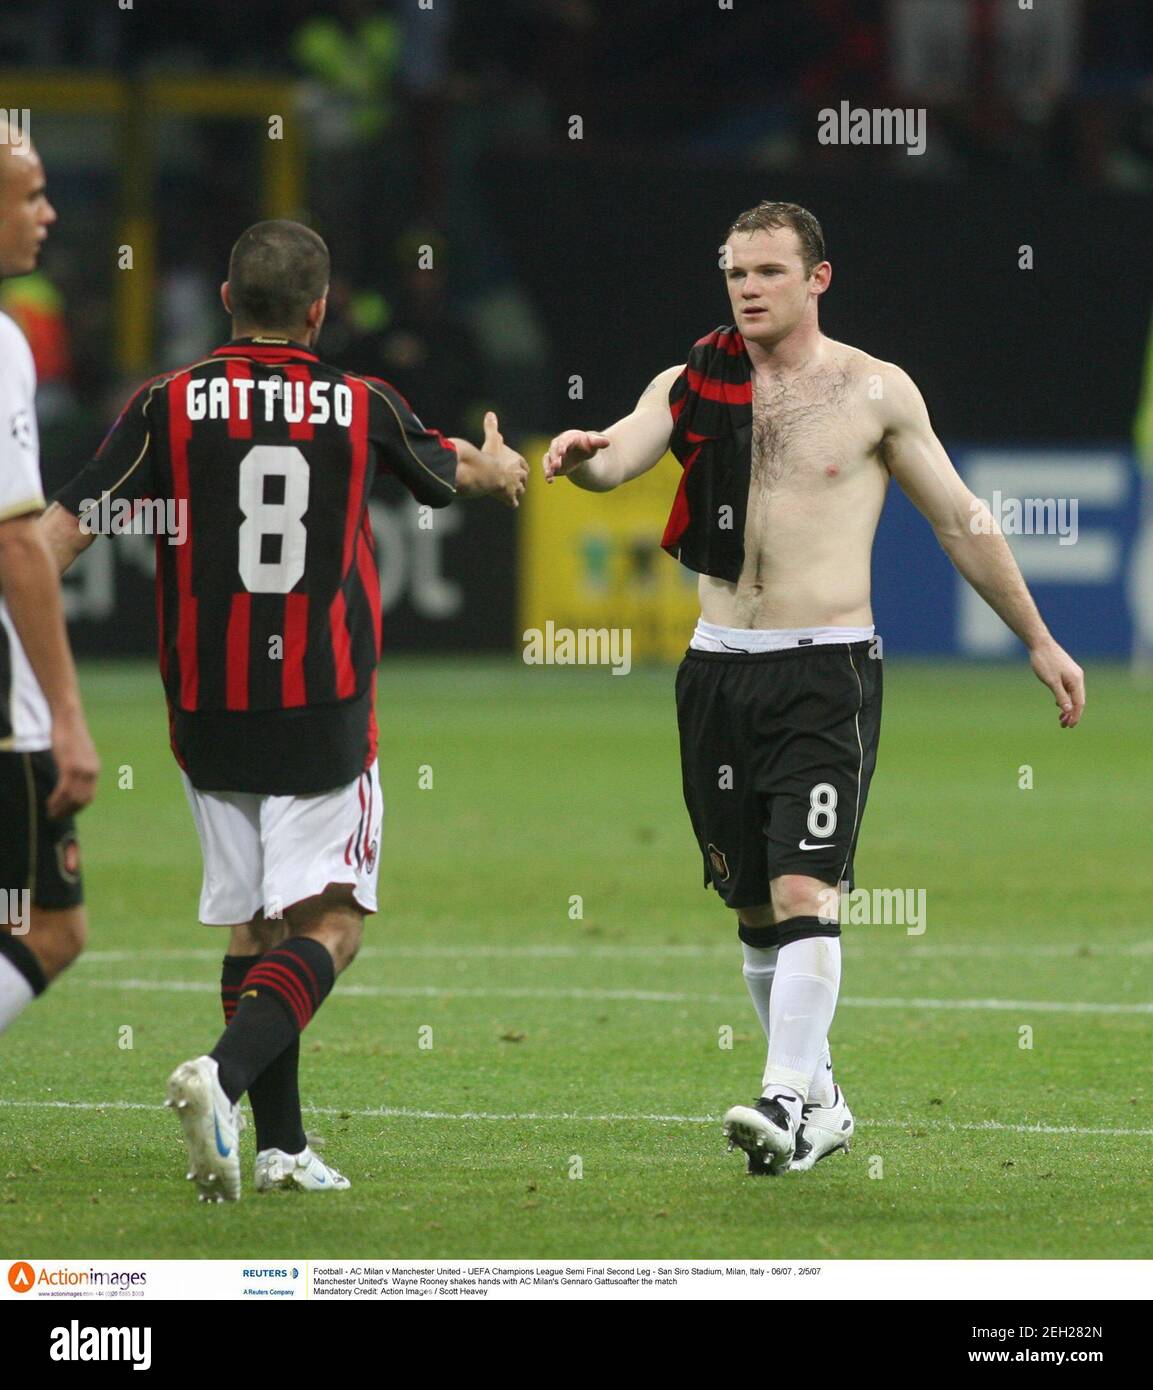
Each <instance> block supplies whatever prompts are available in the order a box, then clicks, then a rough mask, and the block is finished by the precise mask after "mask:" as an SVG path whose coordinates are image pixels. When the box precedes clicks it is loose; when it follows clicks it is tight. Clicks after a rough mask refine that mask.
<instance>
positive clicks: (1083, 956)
mask: <svg viewBox="0 0 1153 1390" xmlns="http://www.w3.org/2000/svg"><path fill="white" fill-rule="evenodd" d="M370 930H371V928H370ZM894 930H897V929H894ZM852 933H853V928H851V927H850V928H849V929H848V932H847V933H846V934H845V935H844V936H843V938H842V941H843V943H844V948H845V951H846V954H848V955H854V954H857V953H860V954H862V955H872V954H874V953H875V952H883V951H897V952H900V953H901V954H902V955H903V956H904V957H905V958H906V959H909V960H934V959H937V958H941V959H946V958H947V959H954V958H955V959H961V960H964V959H966V958H970V957H971V958H973V959H980V960H997V959H1001V958H1006V959H1009V958H1014V959H1015V958H1018V957H1025V958H1034V957H1035V958H1038V959H1041V958H1044V959H1050V958H1056V959H1062V960H1063V959H1069V960H1093V959H1094V958H1096V957H1107V956H1137V957H1145V956H1153V941H1136V942H1128V943H1126V942H1113V941H1108V942H1106V941H1101V942H1092V943H1089V942H1083V943H1078V942H1037V943H1034V944H1032V945H1029V944H1028V943H1025V942H1022V943H1011V942H1005V943H1004V944H996V943H983V944H982V943H974V944H973V945H970V946H966V945H963V944H962V943H960V942H956V943H953V942H939V943H933V942H922V941H920V940H916V941H913V940H911V939H910V938H909V937H907V936H903V935H901V936H898V937H897V939H896V940H895V941H871V940H870V941H866V940H864V939H863V938H862V937H859V936H854V935H853V934H852ZM654 952H657V953H659V955H660V958H661V959H662V960H665V959H674V960H676V959H685V960H700V959H707V960H718V961H731V960H732V959H733V958H734V957H735V958H736V959H737V960H739V959H740V955H739V952H737V951H736V950H735V947H734V946H733V945H731V944H724V945H719V944H718V945H679V946H666V945H662V946H659V947H654V946H639V945H638V946H625V945H604V946H597V945H592V944H591V943H590V944H588V945H579V946H565V945H556V946H550V945H534V946H492V945H459V946H431V945H423V946H365V947H362V949H361V951H360V953H359V958H360V959H361V960H393V959H395V960H586V959H587V960H651V959H652V958H653V955H654ZM222 954H223V946H221V948H219V949H217V950H211V949H208V950H206V949H204V948H192V947H189V948H184V949H174V950H155V951H149V950H141V951H114V950H107V951H102V950H90V951H85V952H84V955H83V956H82V957H81V958H80V965H81V966H82V965H83V964H85V963H88V964H91V965H117V964H121V963H123V962H125V961H140V960H157V961H196V960H208V961H215V960H219V959H220V957H221V955H222Z"/></svg>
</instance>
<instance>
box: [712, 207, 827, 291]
mask: <svg viewBox="0 0 1153 1390" xmlns="http://www.w3.org/2000/svg"><path fill="white" fill-rule="evenodd" d="M773 227H792V229H793V231H794V232H796V234H797V240H798V241H799V242H800V243H801V259H802V260H803V261H804V263H805V274H806V275H811V274H812V273H813V267H814V266H815V265H817V264H819V263H820V262H821V261H823V260H824V259H825V234H824V232H822V231H821V224H820V223H819V222H818V221H817V219H816V218H815V217H814V216H813V214H812V213H811V212H810V211H809V210H808V208H803V207H801V206H800V204H799V203H771V202H768V201H765V202H761V203H758V204H757V205H756V207H755V208H748V209H747V210H746V211H745V212H742V213H741V215H740V216H739V217H738V218H737V219H736V221H735V222H734V223H733V225H732V226H731V227H730V228H729V230H728V231H727V232H726V233H725V240H726V241H728V239H729V237H731V236H732V234H733V233H734V232H767V231H769V229H770V228H773Z"/></svg>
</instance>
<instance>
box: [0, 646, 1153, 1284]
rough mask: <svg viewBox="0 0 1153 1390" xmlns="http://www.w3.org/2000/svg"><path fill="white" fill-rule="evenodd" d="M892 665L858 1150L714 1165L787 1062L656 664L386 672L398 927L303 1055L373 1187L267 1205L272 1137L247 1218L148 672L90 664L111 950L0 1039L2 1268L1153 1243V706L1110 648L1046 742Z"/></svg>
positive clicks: (852, 960) (985, 691)
mask: <svg viewBox="0 0 1153 1390" xmlns="http://www.w3.org/2000/svg"><path fill="white" fill-rule="evenodd" d="M885 677H886V691H885V715H884V721H883V726H882V732H881V743H880V756H879V761H878V767H877V773H876V776H875V779H874V782H873V787H872V792H871V796H870V801H869V807H868V811H867V814H866V816H865V820H864V828H863V833H862V840H861V845H860V848H859V851H858V855H857V883H858V886H859V887H863V888H874V887H880V888H886V889H909V890H914V892H915V891H916V890H924V894H925V897H924V904H925V930H924V931H923V932H921V933H920V934H910V933H909V931H908V930H907V927H906V926H902V925H900V924H899V923H897V924H890V925H882V924H875V925H864V924H860V925H857V926H848V927H846V928H845V933H844V952H845V965H844V976H843V981H842V990H841V996H842V997H841V1002H840V1006H839V1008H838V1012H837V1018H836V1022H835V1024H834V1028H833V1032H832V1045H833V1059H834V1064H835V1074H836V1076H837V1079H838V1080H839V1081H840V1083H841V1085H842V1086H843V1087H844V1090H845V1093H846V1096H847V1098H848V1100H849V1104H850V1105H851V1107H852V1109H853V1111H854V1113H855V1116H856V1120H857V1133H856V1137H855V1140H854V1142H853V1149H852V1153H851V1154H850V1155H849V1156H848V1157H845V1156H844V1155H836V1156H833V1157H831V1158H829V1159H828V1160H826V1161H825V1162H823V1163H821V1164H819V1165H818V1166H817V1168H816V1169H815V1170H814V1171H813V1172H811V1173H808V1174H791V1175H788V1176H786V1177H784V1178H779V1179H755V1178H748V1177H746V1176H745V1174H744V1163H743V1156H742V1155H740V1154H739V1153H738V1154H726V1153H725V1152H724V1146H723V1141H722V1140H721V1137H720V1117H721V1115H722V1113H723V1112H724V1110H725V1109H726V1108H727V1107H728V1106H729V1105H732V1104H734V1103H737V1102H743V1103H746V1104H748V1103H751V1101H752V1098H753V1097H754V1096H756V1095H757V1094H758V1092H759V1080H760V1075H761V1068H762V1065H763V1062H764V1044H763V1039H762V1037H761V1034H760V1029H759V1026H758V1025H757V1021H756V1017H755V1015H754V1014H753V1011H752V1007H751V1005H750V1003H749V1000H748V996H747V994H746V992H745V987H744V983H743V980H742V978H741V974H740V959H741V957H740V948H739V945H738V942H737V939H736V933H735V923H734V921H733V920H732V915H731V914H730V913H728V912H727V911H726V910H725V909H724V908H722V907H721V905H720V903H719V901H718V900H717V898H716V896H715V895H714V894H712V893H711V892H710V893H706V892H705V891H704V890H703V889H702V887H701V877H700V861H699V856H698V854H697V851H696V848H695V845H694V843H693V841H692V837H691V832H690V829H689V825H688V819H687V816H686V814H685V811H684V807H683V804H682V801H681V795H680V782H679V768H678V761H677V752H676V729H675V719H674V710H673V698H672V683H673V672H672V670H671V669H651V670H636V671H634V672H633V673H632V674H631V675H629V676H627V677H622V678H617V677H614V676H612V675H611V674H610V673H609V672H608V671H607V670H604V669H597V670H571V669H568V670H562V669H556V668H541V667H533V668H528V667H525V666H524V665H522V664H521V663H519V662H517V661H514V660H511V659H510V660H509V661H507V662H500V661H485V662H482V661H474V660H464V659H462V660H459V661H454V662H447V661H445V662H431V661H420V662H402V661H398V660H388V661H386V663H385V665H384V666H383V667H382V669H381V673H380V691H379V702H378V717H379V720H380V725H381V750H380V751H381V778H382V782H383V785H384V790H385V798H386V816H385V827H384V844H383V851H382V862H381V885H380V886H381V911H380V912H379V914H378V915H377V916H376V917H374V918H372V919H371V920H370V923H369V925H368V928H367V930H366V935H365V948H364V950H363V951H362V953H361V956H360V958H359V959H358V960H357V962H356V963H355V964H354V966H353V967H352V969H351V970H350V971H349V973H348V974H347V975H345V976H344V977H343V979H342V980H341V981H340V982H338V985H337V988H336V990H335V991H334V993H333V995H332V996H331V998H330V1000H329V1002H328V1003H327V1004H326V1005H325V1007H324V1009H323V1010H322V1011H321V1012H320V1014H319V1015H318V1017H317V1019H316V1021H315V1022H314V1024H313V1025H312V1026H311V1027H310V1028H309V1030H308V1031H307V1032H306V1033H305V1035H304V1038H303V1042H302V1054H303V1080H302V1092H303V1096H304V1101H305V1105H306V1107H307V1113H306V1125H307V1127H308V1129H309V1130H310V1132H314V1133H316V1134H318V1135H320V1136H323V1139H324V1141H325V1147H324V1150H323V1152H324V1154H325V1156H326V1157H327V1158H328V1159H329V1160H330V1161H331V1162H333V1163H334V1164H335V1165H336V1166H337V1167H338V1168H340V1169H341V1170H342V1171H344V1172H345V1173H346V1174H347V1175H348V1176H349V1177H350V1178H351V1180H352V1183H353V1187H352V1190H351V1191H350V1192H347V1193H344V1194H341V1195H339V1196H338V1195H335V1194H334V1195H332V1196H328V1195H309V1196H306V1195H303V1194H293V1193H282V1192H278V1193H274V1194H269V1195H264V1196H259V1197H258V1196H256V1195H255V1194H254V1193H253V1191H252V1187H251V1172H252V1158H253V1156H254V1142H253V1134H252V1131H251V1130H249V1132H248V1133H247V1134H246V1135H245V1136H244V1138H243V1140H242V1144H243V1148H244V1169H243V1172H244V1180H245V1184H246V1190H245V1195H244V1198H243V1200H242V1201H241V1202H240V1203H239V1204H237V1205H228V1206H224V1205H222V1206H216V1207H204V1206H199V1205H198V1204H197V1203H196V1201H195V1200H194V1197H193V1193H192V1190H191V1185H190V1184H188V1183H185V1182H184V1180H183V1173H184V1167H183V1157H184V1150H183V1144H182V1141H181V1138H180V1131H179V1126H178V1125H177V1123H176V1122H175V1120H174V1119H173V1117H172V1116H171V1115H170V1114H169V1113H168V1112H167V1111H165V1110H164V1109H163V1108H162V1107H161V1104H160V1102H161V1100H162V1098H163V1092H164V1082H165V1078H166V1077H167V1075H168V1073H169V1071H170V1070H171V1069H172V1067H173V1066H174V1065H175V1064H176V1063H178V1062H180V1061H182V1060H184V1059H185V1058H187V1057H189V1056H193V1055H196V1054H199V1053H201V1052H203V1051H207V1050H208V1049H209V1047H210V1046H211V1045H212V1043H213V1042H214V1041H215V1038H216V1037H217V1035H218V1033H219V1031H220V1028H221V1026H222V1025H221V1021H220V1019H221V1015H220V1002H219V996H218V991H217V981H218V978H219V958H220V956H221V955H222V953H223V949H224V938H223V935H222V934H221V933H219V932H214V931H212V930H211V929H209V928H205V927H201V926H199V925H198V924H197V922H196V904H197V894H198V890H199V882H200V870H199V851H198V847H197V843H196V838H195V834H194V831H193V827H192V822H191V818H190V815H189V812H188V809H187V806H186V804H185V800H184V796H183V793H182V792H181V789H180V784H179V780H178V776H177V769H176V765H175V763H174V762H173V760H172V757H171V755H170V753H169V751H168V747H167V729H166V719H165V715H164V710H163V699H162V693H161V687H160V683H159V678H158V677H157V675H156V674H155V672H154V671H153V669H152V668H151V667H150V666H145V665H99V666H89V667H86V668H85V669H83V670H82V673H81V679H82V685H83V689H84V692H85V696H86V700H87V703H88V709H89V715H90V718H91V722H92V727H93V732H94V735H95V737H96V740H97V744H98V747H99V750H100V753H101V757H102V760H103V765H104V772H103V778H102V786H101V792H100V795H99V797H98V800H97V802H96V804H95V805H94V806H93V808H92V809H90V810H89V811H88V812H86V813H85V815H84V816H83V818H82V821H81V830H82V845H83V851H84V856H85V872H86V891H87V900H88V905H89V917H90V943H89V951H88V953H87V955H86V956H85V957H84V958H83V959H82V960H81V962H80V963H78V964H77V965H76V966H75V967H74V968H73V970H72V971H71V972H70V973H69V974H68V975H67V976H66V977H64V978H63V979H62V980H61V981H60V982H59V984H58V985H57V986H56V987H55V988H54V989H52V990H51V991H50V992H49V994H48V995H47V996H46V997H45V998H44V999H43V1000H42V1001H41V1002H40V1003H38V1004H37V1005H36V1006H34V1007H33V1008H31V1009H29V1010H28V1012H27V1013H26V1014H25V1015H24V1017H23V1018H22V1019H21V1020H20V1021H19V1022H18V1023H17V1024H16V1025H15V1026H14V1027H13V1029H12V1030H11V1031H10V1032H9V1034H8V1035H7V1036H5V1037H4V1038H3V1040H2V1041H0V1136H2V1140H0V1251H2V1253H3V1254H4V1255H5V1256H6V1257H7V1258H11V1259H16V1258H22V1259H34V1258H48V1259H50V1258H89V1259H95V1258H186V1257H199V1256H204V1257H220V1258H243V1259H252V1258H258V1257H259V1258H281V1259H286V1258H290V1259H296V1260H301V1259H315V1258H331V1259H337V1258H344V1259H361V1258H376V1259H388V1258H398V1259H400V1258H435V1257H442V1258H486V1257H488V1258H561V1257H569V1258H574V1259H580V1258H586V1259H587V1258H614V1259H625V1258H646V1259H659V1258H670V1259H672V1258H679V1259H685V1260H689V1259H718V1258H726V1257H727V1258H733V1259H737V1258H744V1259H749V1258H752V1259H762V1258H764V1259H776V1258H781V1259H786V1258H787V1259H800V1258H807V1259H834V1258H854V1259H856V1258H879V1257H895V1258H929V1257H941V1258H1003V1257H1058V1258H1061V1257H1069V1258H1073V1257H1076V1258H1111V1257H1139V1256H1140V1257H1149V1256H1150V1255H1151V1254H1153V1208H1151V1204H1150V1202H1149V1200H1148V1169H1149V1149H1150V1141H1151V1139H1153V1085H1151V1082H1150V1073H1149V1068H1148V1057H1149V1037H1150V1028H1151V1025H1153V931H1151V930H1150V904H1151V903H1153V854H1151V852H1150V840H1151V834H1150V827H1151V822H1153V815H1151V805H1153V700H1151V697H1150V692H1149V691H1148V690H1147V689H1146V690H1141V689H1139V688H1138V687H1136V686H1134V685H1133V684H1132V683H1131V681H1130V679H1129V676H1128V674H1127V673H1126V672H1124V671H1122V670H1120V669H1119V668H1116V667H1101V666H1090V667H1089V669H1088V707H1087V712H1086V716H1085V719H1084V721H1083V723H1082V725H1081V727H1080V728H1078V729H1076V730H1074V731H1062V730H1060V729H1059V728H1058V726H1057V718H1056V711H1055V709H1054V706H1053V701H1052V697H1051V696H1050V695H1049V693H1048V692H1047V691H1046V690H1044V689H1043V688H1042V687H1041V686H1040V684H1039V683H1038V682H1037V681H1036V680H1035V679H1034V678H1033V676H1032V675H1031V673H1030V672H1029V671H1028V669H1027V667H1026V666H1025V665H1024V664H1023V663H1022V664H1019V665H1014V666H1012V667H1001V668H997V667H983V666H948V667H946V666H924V665H917V664H914V663H900V662H898V661H894V660H890V661H889V662H888V663H887V670H886V673H885ZM1024 767H1028V768H1029V769H1031V776H1032V788H1031V789H1023V788H1022V786H1021V785H1020V783H1021V782H1022V781H1023V780H1026V781H1027V780H1028V775H1027V774H1025V773H1023V772H1022V771H1021V769H1022V768H1024ZM422 770H423V771H422ZM430 775H431V783H432V785H431V786H427V785H426V786H422V785H421V783H422V781H423V782H424V783H427V782H428V781H429V780H430ZM129 778H130V779H131V786H128V785H125V786H123V787H121V786H120V785H118V784H119V783H121V782H124V783H128V781H129ZM126 1030H130V1031H126ZM128 1043H130V1044H131V1046H127V1045H126V1044H128ZM726 1044H729V1045H726Z"/></svg>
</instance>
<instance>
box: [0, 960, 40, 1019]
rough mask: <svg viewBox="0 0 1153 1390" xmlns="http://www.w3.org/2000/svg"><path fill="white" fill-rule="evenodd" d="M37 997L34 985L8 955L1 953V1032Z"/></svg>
mask: <svg viewBox="0 0 1153 1390" xmlns="http://www.w3.org/2000/svg"><path fill="white" fill-rule="evenodd" d="M35 998H36V995H35V993H34V991H33V989H32V986H31V985H30V984H29V983H28V981H27V980H26V979H25V978H24V976H23V975H21V973H20V972H19V970H17V969H16V967H15V966H14V965H13V964H12V962H11V961H10V960H9V959H8V957H7V956H2V955H0V1033H3V1032H4V1031H5V1029H6V1028H7V1027H8V1025H9V1024H10V1023H11V1022H12V1020H13V1019H15V1018H16V1017H17V1015H19V1014H22V1013H23V1012H24V1010H25V1009H26V1008H27V1007H28V1005H29V1004H31V1002H32V1001H33V999H35Z"/></svg>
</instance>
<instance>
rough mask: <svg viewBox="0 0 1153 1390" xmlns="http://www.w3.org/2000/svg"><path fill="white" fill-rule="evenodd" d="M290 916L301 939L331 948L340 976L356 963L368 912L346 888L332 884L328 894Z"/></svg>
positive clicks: (296, 910)
mask: <svg viewBox="0 0 1153 1390" xmlns="http://www.w3.org/2000/svg"><path fill="white" fill-rule="evenodd" d="M289 917H290V920H291V921H292V923H293V925H294V926H295V929H296V930H297V931H298V932H299V933H300V935H301V936H310V937H312V938H313V940H315V941H319V942H320V943H321V945H322V946H324V947H326V948H327V950H328V952H329V954H330V955H331V956H332V963H333V966H334V968H335V970H336V973H337V974H338V975H339V974H340V973H341V971H342V970H346V969H347V968H348V967H349V966H350V965H351V964H352V962H353V960H354V959H355V958H356V953H357V952H358V951H359V950H360V943H361V938H362V937H363V935H364V917H365V913H364V909H363V908H362V907H360V906H359V904H358V903H357V902H356V900H355V899H354V898H353V896H352V893H351V891H350V890H349V889H348V887H347V886H346V885H343V884H342V885H329V887H328V888H327V889H326V890H325V891H324V893H321V894H318V895H317V896H316V897H315V898H312V899H309V900H308V901H307V902H305V903H300V904H298V905H297V906H296V907H293V908H290V909H289Z"/></svg>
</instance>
